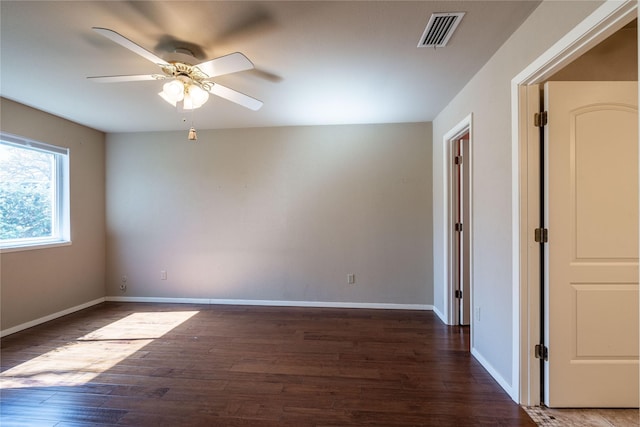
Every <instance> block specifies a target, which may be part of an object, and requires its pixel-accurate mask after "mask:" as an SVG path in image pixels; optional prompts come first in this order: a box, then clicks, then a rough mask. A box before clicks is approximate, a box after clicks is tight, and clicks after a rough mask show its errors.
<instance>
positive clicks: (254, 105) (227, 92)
mask: <svg viewBox="0 0 640 427" xmlns="http://www.w3.org/2000/svg"><path fill="white" fill-rule="evenodd" d="M209 92H211V93H212V94H214V95H217V96H219V97H221V98H224V99H227V100H229V101H231V102H235V103H236V104H240V105H242V106H243V107H247V108H248V109H250V110H253V111H257V110H259V109H260V107H262V101H259V100H257V99H255V98H252V97H250V96H249V95H245V94H244V93H240V92H238V91H237V90H233V89H229V88H228V87H226V86H222V85H219V84H217V83H214V84H213V87H212V88H211V89H210V90H209Z"/></svg>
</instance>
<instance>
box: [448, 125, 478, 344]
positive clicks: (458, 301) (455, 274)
mask: <svg viewBox="0 0 640 427" xmlns="http://www.w3.org/2000/svg"><path fill="white" fill-rule="evenodd" d="M444 144H445V147H446V150H445V153H446V154H445V157H446V158H445V159H444V161H445V164H446V168H445V170H446V171H447V175H446V176H447V199H448V203H447V233H446V234H447V239H446V241H447V245H448V250H447V255H448V256H447V258H448V260H447V292H446V294H445V298H446V301H445V302H446V303H445V308H446V310H447V313H446V321H447V324H449V325H458V326H470V325H471V321H472V312H473V311H472V307H473V286H472V278H473V274H472V266H473V260H472V243H471V242H472V236H473V227H472V217H473V215H472V199H473V198H472V194H473V191H472V190H473V185H472V176H473V173H472V167H473V155H472V147H473V144H472V116H471V115H469V116H467V117H466V118H465V119H464V120H462V121H461V122H460V123H458V125H456V126H455V127H454V128H453V129H451V130H450V131H449V132H448V133H447V134H446V135H445V136H444ZM471 342H473V333H471Z"/></svg>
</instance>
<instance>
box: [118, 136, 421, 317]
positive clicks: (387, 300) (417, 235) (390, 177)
mask: <svg viewBox="0 0 640 427" xmlns="http://www.w3.org/2000/svg"><path fill="white" fill-rule="evenodd" d="M431 134H432V129H431V124H430V123H416V124H392V125H352V126H314V127H288V128H260V129H244V130H242V129H239V130H216V131H204V130H202V131H199V132H198V137H199V139H198V141H197V143H192V142H187V141H186V132H179V133H173V132H171V133H132V134H110V135H108V136H107V144H106V147H107V148H106V151H107V221H108V222H107V242H108V243H107V248H108V249H107V251H108V256H107V295H109V296H127V297H172V298H205V299H232V300H271V301H303V302H355V303H374V304H375V303H380V304H422V305H431V304H432V302H433V285H432V280H433V273H432V252H431V250H432V229H431V227H432V216H431V215H432V205H431V188H432V183H431V152H432V147H431ZM161 270H165V271H166V272H167V280H160V271H161ZM349 273H354V274H355V275H356V283H355V284H353V285H348V284H347V274H349ZM122 275H126V276H128V281H127V284H128V289H127V292H126V293H123V292H121V291H120V289H119V284H120V279H121V276H122Z"/></svg>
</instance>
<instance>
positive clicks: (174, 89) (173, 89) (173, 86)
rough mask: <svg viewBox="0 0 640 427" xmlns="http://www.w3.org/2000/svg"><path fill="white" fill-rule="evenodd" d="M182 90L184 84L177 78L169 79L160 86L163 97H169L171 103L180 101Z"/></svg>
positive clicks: (182, 95) (182, 94) (182, 96)
mask: <svg viewBox="0 0 640 427" xmlns="http://www.w3.org/2000/svg"><path fill="white" fill-rule="evenodd" d="M184 92H185V90H184V84H182V82H180V81H178V80H171V81H170V82H168V83H165V84H164V86H162V93H163V94H164V95H165V96H163V98H165V99H170V100H171V103H172V104H175V103H177V102H179V101H182V99H183V98H184Z"/></svg>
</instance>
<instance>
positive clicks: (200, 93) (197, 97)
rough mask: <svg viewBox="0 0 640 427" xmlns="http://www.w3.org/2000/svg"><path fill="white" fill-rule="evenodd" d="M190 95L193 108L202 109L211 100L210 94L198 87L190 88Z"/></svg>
mask: <svg viewBox="0 0 640 427" xmlns="http://www.w3.org/2000/svg"><path fill="white" fill-rule="evenodd" d="M189 95H191V102H192V103H193V108H199V107H201V106H202V105H204V103H205V102H207V100H208V99H209V92H207V91H206V90H203V89H202V88H200V87H198V86H189Z"/></svg>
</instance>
